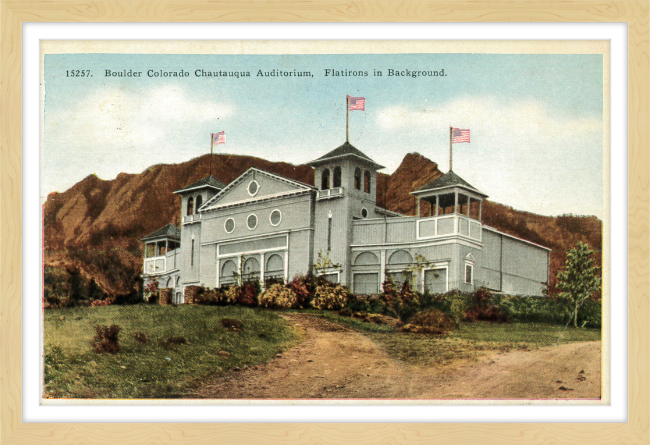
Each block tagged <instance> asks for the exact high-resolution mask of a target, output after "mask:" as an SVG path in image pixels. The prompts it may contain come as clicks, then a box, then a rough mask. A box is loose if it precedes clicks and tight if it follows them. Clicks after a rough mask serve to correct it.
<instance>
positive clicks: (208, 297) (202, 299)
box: [194, 289, 228, 306]
mask: <svg viewBox="0 0 650 445" xmlns="http://www.w3.org/2000/svg"><path fill="white" fill-rule="evenodd" d="M227 303H228V301H227V298H226V293H225V292H224V291H222V290H221V289H205V290H204V291H203V292H202V293H200V294H199V295H197V296H196V297H194V304H203V305H206V306H217V305H219V306H221V305H225V304H227Z"/></svg>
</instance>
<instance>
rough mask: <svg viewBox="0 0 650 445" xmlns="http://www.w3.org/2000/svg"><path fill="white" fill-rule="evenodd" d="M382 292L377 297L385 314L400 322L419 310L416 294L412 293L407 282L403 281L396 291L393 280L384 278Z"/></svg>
mask: <svg viewBox="0 0 650 445" xmlns="http://www.w3.org/2000/svg"><path fill="white" fill-rule="evenodd" d="M383 290H384V292H383V293H382V294H380V296H379V297H380V300H381V302H382V303H383V304H384V305H385V306H386V312H388V313H390V314H394V315H396V316H397V317H398V318H399V319H400V320H402V321H406V320H408V319H409V318H410V317H411V316H412V315H413V314H414V313H415V312H417V311H418V310H419V309H420V300H419V297H418V294H417V293H416V292H413V290H412V289H411V284H410V283H409V282H408V281H405V282H404V283H403V284H402V287H401V288H400V289H399V290H398V289H397V286H396V285H395V283H394V282H393V280H392V279H390V278H386V281H384V283H383Z"/></svg>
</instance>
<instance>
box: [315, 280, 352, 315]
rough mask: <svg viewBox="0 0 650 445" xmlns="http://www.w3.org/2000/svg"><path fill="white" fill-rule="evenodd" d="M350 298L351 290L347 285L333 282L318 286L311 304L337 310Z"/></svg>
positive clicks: (318, 307)
mask: <svg viewBox="0 0 650 445" xmlns="http://www.w3.org/2000/svg"><path fill="white" fill-rule="evenodd" d="M349 299H350V292H349V291H348V290H347V289H346V288H345V287H343V286H341V285H334V284H331V283H328V284H321V285H319V286H318V287H317V288H316V294H315V295H314V299H313V300H312V301H311V305H312V306H313V307H315V308H317V309H321V310H322V309H329V310H336V309H341V308H342V307H344V306H345V305H346V304H347V302H348V300H349Z"/></svg>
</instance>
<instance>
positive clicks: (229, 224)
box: [224, 218, 235, 233]
mask: <svg viewBox="0 0 650 445" xmlns="http://www.w3.org/2000/svg"><path fill="white" fill-rule="evenodd" d="M224 228H225V229H226V233H232V232H233V230H235V220H234V219H232V218H228V219H227V220H226V223H225V224H224Z"/></svg>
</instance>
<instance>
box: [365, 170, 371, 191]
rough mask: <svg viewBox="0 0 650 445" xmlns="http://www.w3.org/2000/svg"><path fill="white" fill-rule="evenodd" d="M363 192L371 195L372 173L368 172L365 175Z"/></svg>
mask: <svg viewBox="0 0 650 445" xmlns="http://www.w3.org/2000/svg"><path fill="white" fill-rule="evenodd" d="M363 191H364V192H366V193H370V172H369V171H368V170H366V171H365V172H364V173H363Z"/></svg>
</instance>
